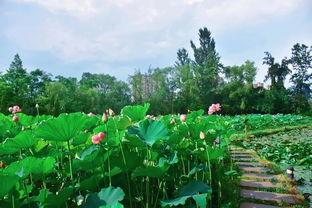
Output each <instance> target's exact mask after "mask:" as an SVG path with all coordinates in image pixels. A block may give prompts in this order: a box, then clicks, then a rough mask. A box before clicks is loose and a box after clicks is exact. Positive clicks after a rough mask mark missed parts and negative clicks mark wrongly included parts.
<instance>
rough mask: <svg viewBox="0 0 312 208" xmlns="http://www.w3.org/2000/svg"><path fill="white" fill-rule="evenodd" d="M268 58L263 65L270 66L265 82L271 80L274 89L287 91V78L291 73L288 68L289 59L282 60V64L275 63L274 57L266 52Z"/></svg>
mask: <svg viewBox="0 0 312 208" xmlns="http://www.w3.org/2000/svg"><path fill="white" fill-rule="evenodd" d="M264 53H265V54H266V57H264V58H263V64H266V65H268V66H269V68H268V72H267V75H266V76H265V80H264V81H267V80H268V79H270V80H271V87H272V89H285V87H284V81H285V79H286V76H287V75H288V74H290V73H291V70H290V69H289V68H288V64H289V61H288V60H287V58H284V59H282V61H281V64H279V63H277V62H275V59H274V57H273V56H272V55H271V54H270V53H269V52H264Z"/></svg>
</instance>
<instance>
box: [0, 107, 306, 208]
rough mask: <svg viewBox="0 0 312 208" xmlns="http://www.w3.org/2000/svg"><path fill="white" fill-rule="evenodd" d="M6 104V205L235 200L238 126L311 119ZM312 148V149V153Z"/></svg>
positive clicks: (141, 205)
mask: <svg viewBox="0 0 312 208" xmlns="http://www.w3.org/2000/svg"><path fill="white" fill-rule="evenodd" d="M148 108H149V105H148V104H146V105H144V106H126V107H124V108H123V109H122V111H121V114H120V115H114V114H113V113H111V115H110V116H107V117H104V116H103V117H102V115H98V116H97V115H86V114H82V113H70V114H61V115H59V116H58V117H52V116H47V115H40V116H39V115H38V116H34V117H33V116H28V115H25V114H22V113H16V115H14V116H18V120H17V119H13V120H12V118H13V115H4V114H0V142H1V143H0V207H5V208H7V207H14V208H16V207H23V208H24V207H25V208H30V207H31V208H39V207H40V208H43V207H44V208H49V207H51V208H52V207H54V208H55V207H60V208H61V207H62V208H63V207H80V208H89V207H90V208H91V207H92V208H95V207H101V208H122V207H127V208H128V207H137V208H153V207H200V208H205V207H210V208H212V207H224V208H225V207H237V206H238V204H237V203H238V200H237V199H238V198H239V189H238V188H237V187H238V186H237V178H236V175H237V173H236V171H235V169H233V166H232V163H231V160H230V158H229V144H230V142H231V140H232V139H233V138H232V135H233V134H240V133H243V132H244V129H245V125H244V121H246V119H248V129H249V130H261V129H266V128H278V127H283V126H286V125H287V126H291V125H305V124H308V123H311V118H310V117H302V116H295V115H275V116H272V115H242V116H234V117H230V116H219V115H207V114H206V113H205V112H204V111H203V110H199V111H194V112H190V113H189V114H187V115H186V117H185V118H183V119H181V116H180V115H166V116H158V117H153V116H146V114H147V111H148ZM308 160H309V158H308V159H307V161H308Z"/></svg>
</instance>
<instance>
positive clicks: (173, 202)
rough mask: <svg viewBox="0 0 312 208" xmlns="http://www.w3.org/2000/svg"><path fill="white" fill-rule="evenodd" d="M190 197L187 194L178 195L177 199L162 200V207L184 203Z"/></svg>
mask: <svg viewBox="0 0 312 208" xmlns="http://www.w3.org/2000/svg"><path fill="white" fill-rule="evenodd" d="M188 198H189V197H187V196H183V197H178V198H176V199H171V200H166V201H161V202H160V203H161V206H162V207H166V206H169V207H172V206H178V205H184V204H185V202H186V200H187V199H188Z"/></svg>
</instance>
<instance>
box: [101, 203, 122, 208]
mask: <svg viewBox="0 0 312 208" xmlns="http://www.w3.org/2000/svg"><path fill="white" fill-rule="evenodd" d="M101 208H124V206H123V205H122V204H120V203H116V204H114V205H112V206H101Z"/></svg>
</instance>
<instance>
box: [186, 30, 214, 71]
mask: <svg viewBox="0 0 312 208" xmlns="http://www.w3.org/2000/svg"><path fill="white" fill-rule="evenodd" d="M198 35H199V44H200V46H199V47H198V48H197V47H196V45H195V44H194V42H193V41H191V47H192V49H193V51H194V57H195V63H196V64H197V65H199V66H202V67H203V66H207V65H211V63H209V62H210V61H211V58H214V59H217V60H216V61H219V56H218V54H217V52H216V49H215V41H214V39H213V38H212V37H211V32H210V31H209V30H208V29H207V28H206V27H204V28H203V29H199V34H198Z"/></svg>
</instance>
